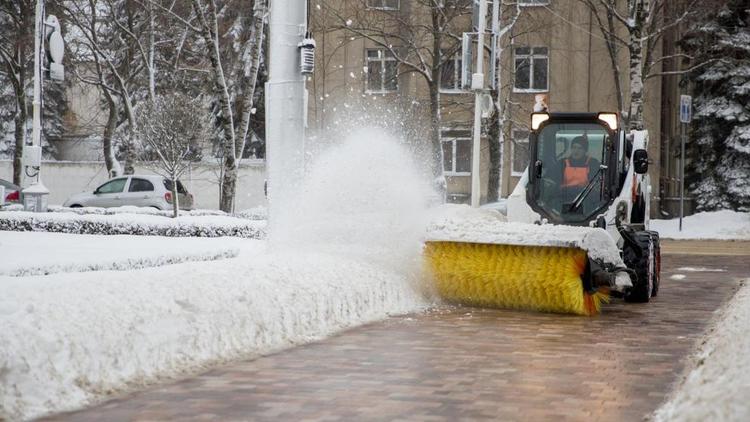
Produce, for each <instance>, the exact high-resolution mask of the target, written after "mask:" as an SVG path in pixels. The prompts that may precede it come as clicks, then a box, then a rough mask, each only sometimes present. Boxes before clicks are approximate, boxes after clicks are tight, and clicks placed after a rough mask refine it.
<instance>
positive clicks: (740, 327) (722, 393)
mask: <svg viewBox="0 0 750 422" xmlns="http://www.w3.org/2000/svg"><path fill="white" fill-rule="evenodd" d="M744 283H745V286H744V287H743V288H742V289H741V290H740V291H739V292H738V293H737V294H736V295H735V297H734V298H733V299H732V301H731V302H730V303H729V305H728V306H727V307H726V308H725V310H724V312H723V314H722V315H721V316H720V318H719V320H718V322H717V323H716V326H715V328H714V329H713V330H712V331H711V332H710V333H709V334H708V337H707V338H706V339H705V340H704V341H703V342H702V346H701V348H700V350H699V351H698V353H697V354H696V355H695V356H694V357H693V362H692V365H691V368H690V371H689V373H688V374H687V376H686V377H685V378H684V379H683V380H682V382H681V384H680V385H679V387H678V388H677V389H676V390H675V391H674V393H673V394H672V396H671V397H670V399H669V400H668V401H667V402H666V403H665V404H663V405H662V406H661V407H660V408H659V409H658V410H657V411H656V413H655V415H654V419H655V420H656V421H674V420H679V421H746V420H750V401H748V400H747V398H748V397H750V353H748V351H750V325H748V321H750V286H748V283H750V279H748V280H745V282H744Z"/></svg>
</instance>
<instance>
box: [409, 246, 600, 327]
mask: <svg viewBox="0 0 750 422" xmlns="http://www.w3.org/2000/svg"><path fill="white" fill-rule="evenodd" d="M424 255H425V258H426V260H427V263H428V266H429V270H430V272H431V273H432V275H433V277H434V280H435V283H436V287H437V291H438V293H439V294H440V296H441V297H443V298H444V299H445V300H448V301H450V302H457V303H462V304H467V305H472V306H482V307H492V308H512V309H525V310H538V311H543V312H559V313H572V314H578V315H596V314H598V313H599V310H600V308H601V303H602V302H607V301H609V295H608V294H607V293H606V291H601V292H600V291H596V290H593V291H587V290H586V289H584V288H583V282H582V279H581V277H582V276H583V275H584V272H585V271H586V260H587V256H586V251H584V250H581V249H578V248H568V247H545V246H517V245H502V244H500V245H497V244H484V243H466V242H427V243H426V245H425V250H424Z"/></svg>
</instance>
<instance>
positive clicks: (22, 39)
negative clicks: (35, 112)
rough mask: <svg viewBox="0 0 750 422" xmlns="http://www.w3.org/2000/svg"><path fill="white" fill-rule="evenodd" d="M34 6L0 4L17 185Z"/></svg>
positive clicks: (0, 54)
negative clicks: (11, 100)
mask: <svg viewBox="0 0 750 422" xmlns="http://www.w3.org/2000/svg"><path fill="white" fill-rule="evenodd" d="M34 5H35V2H34V1H32V0H2V1H0V24H2V26H1V27H2V31H0V62H1V63H2V65H3V67H4V70H5V73H6V76H7V79H9V80H10V83H11V85H12V86H13V94H14V96H15V108H16V111H15V118H14V123H15V129H14V138H15V148H14V151H15V152H14V156H13V183H15V184H17V185H20V184H21V178H22V174H21V171H22V169H23V146H24V143H25V140H26V120H27V118H28V111H29V110H28V103H29V101H28V93H27V89H28V84H29V83H30V82H31V80H32V78H33V76H32V75H33V72H32V71H31V66H30V62H31V60H33V54H32V51H33V50H34V35H33V32H34Z"/></svg>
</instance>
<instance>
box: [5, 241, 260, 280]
mask: <svg viewBox="0 0 750 422" xmlns="http://www.w3.org/2000/svg"><path fill="white" fill-rule="evenodd" d="M249 242H250V241H249V240H247V239H241V238H236V237H223V238H192V237H191V238H179V239H178V238H174V237H161V236H153V237H148V238H146V237H144V236H131V235H117V236H102V235H87V234H66V233H44V232H9V231H5V232H0V257H2V265H0V275H7V276H14V277H18V276H28V275H44V274H53V273H58V272H81V271H99V270H128V269H134V268H145V267H156V266H161V265H167V264H176V263H180V262H188V261H210V260H216V259H224V258H232V257H235V256H237V255H238V253H239V251H240V248H242V247H243V246H245V245H246V244H248V243H249Z"/></svg>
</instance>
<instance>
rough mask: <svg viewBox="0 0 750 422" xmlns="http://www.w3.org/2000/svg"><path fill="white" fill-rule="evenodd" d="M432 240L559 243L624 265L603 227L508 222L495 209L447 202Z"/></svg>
mask: <svg viewBox="0 0 750 422" xmlns="http://www.w3.org/2000/svg"><path fill="white" fill-rule="evenodd" d="M427 239H428V240H432V241H450V242H471V243H497V244H507V245H518V246H536V245H543V246H560V247H566V248H567V247H572V248H579V249H583V250H585V251H587V252H588V254H589V255H590V256H591V257H592V258H594V259H599V260H602V261H603V262H605V263H609V264H614V265H616V266H622V267H624V266H625V264H624V263H623V262H622V259H621V258H620V252H619V250H618V248H617V245H616V244H615V243H614V242H613V241H612V238H611V237H610V236H609V234H608V233H607V232H606V231H605V230H604V229H600V228H589V227H572V226H558V225H552V224H545V225H537V224H526V223H508V222H507V221H506V220H505V217H504V216H503V215H502V214H500V213H498V212H496V211H494V210H485V209H474V208H470V207H469V206H467V205H445V206H443V207H440V209H439V210H437V212H436V214H435V216H434V217H433V222H432V224H431V225H430V226H429V227H428V234H427Z"/></svg>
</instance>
